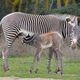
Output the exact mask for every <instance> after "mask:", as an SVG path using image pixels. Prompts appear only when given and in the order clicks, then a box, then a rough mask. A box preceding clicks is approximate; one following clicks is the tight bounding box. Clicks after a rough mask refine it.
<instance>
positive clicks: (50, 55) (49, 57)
mask: <svg viewBox="0 0 80 80" xmlns="http://www.w3.org/2000/svg"><path fill="white" fill-rule="evenodd" d="M52 56H53V50H52V47H50V48H49V55H48V65H47V69H48V73H50V72H51V69H50V66H51V59H52Z"/></svg>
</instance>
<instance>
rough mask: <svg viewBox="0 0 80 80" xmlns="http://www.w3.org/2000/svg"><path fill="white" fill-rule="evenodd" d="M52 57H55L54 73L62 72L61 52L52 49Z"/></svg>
mask: <svg viewBox="0 0 80 80" xmlns="http://www.w3.org/2000/svg"><path fill="white" fill-rule="evenodd" d="M54 57H55V59H56V71H55V72H56V73H60V74H62V71H63V68H62V57H63V55H62V53H61V52H60V51H59V50H58V49H55V50H54Z"/></svg>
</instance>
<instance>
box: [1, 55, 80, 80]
mask: <svg viewBox="0 0 80 80" xmlns="http://www.w3.org/2000/svg"><path fill="white" fill-rule="evenodd" d="M8 59H9V68H10V70H9V71H7V72H4V71H3V68H2V59H1V58H0V76H1V77H4V76H16V77H28V78H29V77H31V78H35V77H42V78H58V77H59V75H57V74H55V73H54V70H55V64H54V63H55V62H54V60H52V63H51V70H52V72H51V73H50V74H48V73H47V68H46V67H47V58H45V59H44V58H43V57H42V58H41V60H40V62H39V64H38V68H39V71H38V73H37V74H35V73H34V72H33V73H32V74H30V73H29V69H30V66H31V63H32V59H33V58H32V57H29V56H28V57H9V58H8ZM62 79H63V80H71V79H72V80H80V62H79V61H76V62H64V73H63V75H62Z"/></svg>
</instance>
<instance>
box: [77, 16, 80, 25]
mask: <svg viewBox="0 0 80 80" xmlns="http://www.w3.org/2000/svg"><path fill="white" fill-rule="evenodd" d="M77 23H78V26H80V17H77Z"/></svg>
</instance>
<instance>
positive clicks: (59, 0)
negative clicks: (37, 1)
mask: <svg viewBox="0 0 80 80" xmlns="http://www.w3.org/2000/svg"><path fill="white" fill-rule="evenodd" d="M60 7H61V0H57V8H60Z"/></svg>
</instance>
